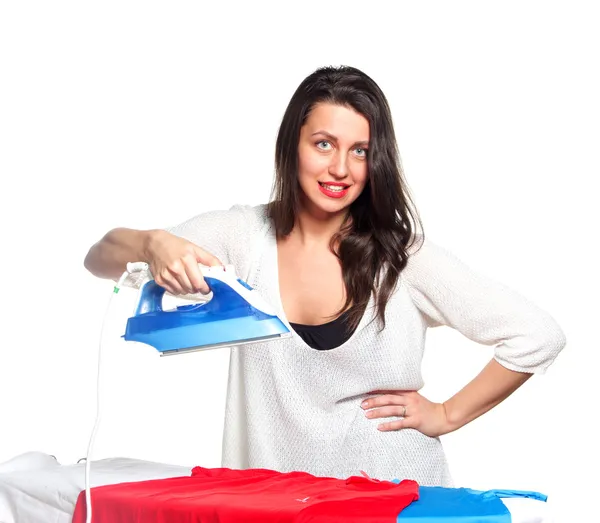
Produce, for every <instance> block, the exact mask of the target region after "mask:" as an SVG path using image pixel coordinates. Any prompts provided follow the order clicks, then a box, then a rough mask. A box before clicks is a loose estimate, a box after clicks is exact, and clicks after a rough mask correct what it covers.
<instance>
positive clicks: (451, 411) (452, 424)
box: [441, 401, 464, 434]
mask: <svg viewBox="0 0 600 523" xmlns="http://www.w3.org/2000/svg"><path fill="white" fill-rule="evenodd" d="M453 407H454V406H453V405H452V403H451V401H445V402H443V403H441V408H442V409H443V412H444V416H445V427H444V434H449V433H450V432H454V431H455V430H457V429H459V428H461V427H462V426H463V425H464V421H463V420H462V419H461V417H460V415H459V414H458V413H457V412H456V409H455V408H453Z"/></svg>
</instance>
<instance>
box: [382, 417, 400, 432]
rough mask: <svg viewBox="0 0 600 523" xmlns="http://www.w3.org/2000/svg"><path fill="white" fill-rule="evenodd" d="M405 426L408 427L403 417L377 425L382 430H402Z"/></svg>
mask: <svg viewBox="0 0 600 523" xmlns="http://www.w3.org/2000/svg"><path fill="white" fill-rule="evenodd" d="M405 428H407V424H406V422H405V420H403V419H399V420H394V421H386V422H385V423H380V424H379V425H377V430H380V431H381V432H389V431H392V430H401V429H405Z"/></svg>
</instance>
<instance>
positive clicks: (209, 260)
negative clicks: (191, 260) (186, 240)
mask: <svg viewBox="0 0 600 523" xmlns="http://www.w3.org/2000/svg"><path fill="white" fill-rule="evenodd" d="M194 254H195V255H196V261H197V262H198V263H201V264H202V265H206V266H208V267H214V266H218V265H223V263H221V261H220V260H219V258H217V257H216V256H213V255H212V254H210V253H209V252H207V251H205V250H204V249H202V248H200V247H196V246H194Z"/></svg>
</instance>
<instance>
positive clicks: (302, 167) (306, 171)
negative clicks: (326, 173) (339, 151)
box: [298, 148, 327, 178]
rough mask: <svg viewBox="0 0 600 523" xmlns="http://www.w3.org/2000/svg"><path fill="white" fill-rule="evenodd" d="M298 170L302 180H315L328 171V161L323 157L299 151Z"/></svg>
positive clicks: (306, 151)
mask: <svg viewBox="0 0 600 523" xmlns="http://www.w3.org/2000/svg"><path fill="white" fill-rule="evenodd" d="M298 153H299V154H298V170H299V176H300V178H314V177H317V176H320V175H321V174H322V173H323V169H327V160H326V159H325V158H323V156H322V155H320V154H318V153H314V152H311V151H308V150H306V149H304V150H303V149H302V148H301V149H299V151H298Z"/></svg>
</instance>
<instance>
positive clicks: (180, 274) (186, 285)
mask: <svg viewBox="0 0 600 523" xmlns="http://www.w3.org/2000/svg"><path fill="white" fill-rule="evenodd" d="M169 270H170V271H171V275H172V276H173V277H174V278H175V280H176V281H177V282H178V283H179V286H180V287H181V290H182V294H193V293H194V288H193V286H192V284H191V283H190V279H189V278H188V276H187V273H186V272H185V266H184V264H183V263H181V266H178V267H177V268H176V269H169Z"/></svg>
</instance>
